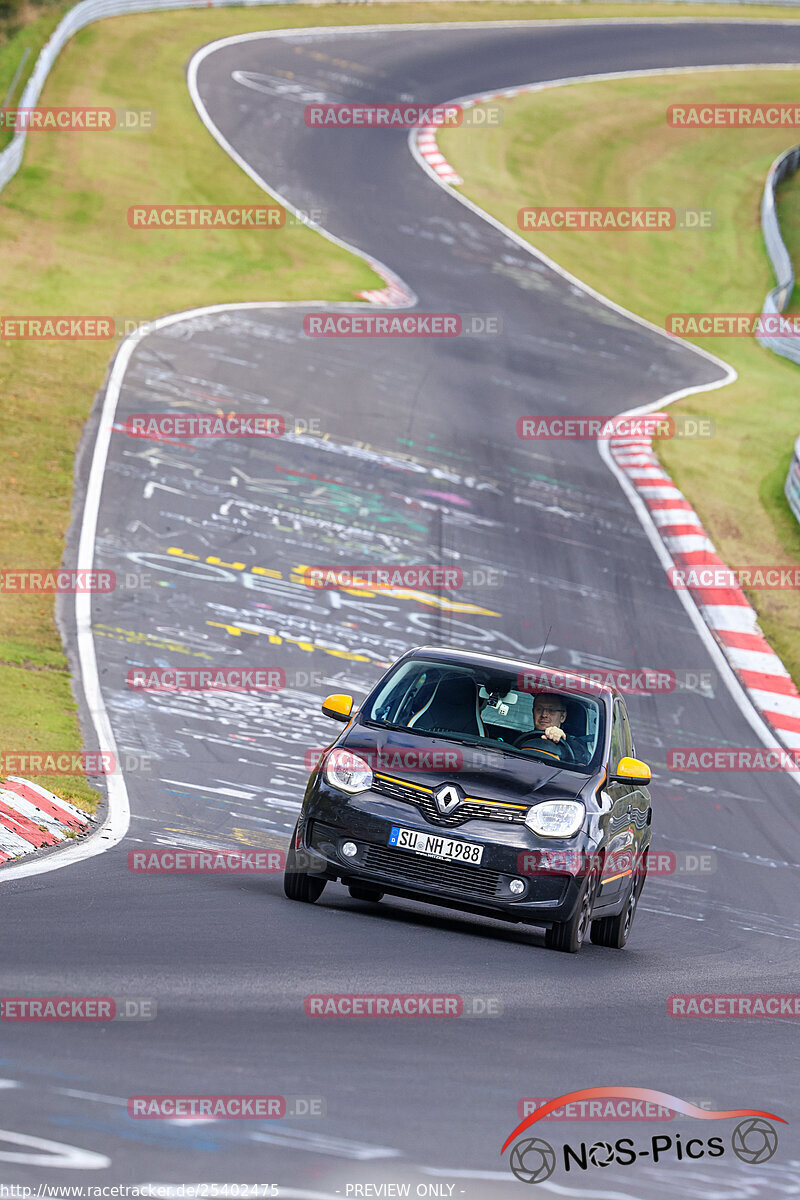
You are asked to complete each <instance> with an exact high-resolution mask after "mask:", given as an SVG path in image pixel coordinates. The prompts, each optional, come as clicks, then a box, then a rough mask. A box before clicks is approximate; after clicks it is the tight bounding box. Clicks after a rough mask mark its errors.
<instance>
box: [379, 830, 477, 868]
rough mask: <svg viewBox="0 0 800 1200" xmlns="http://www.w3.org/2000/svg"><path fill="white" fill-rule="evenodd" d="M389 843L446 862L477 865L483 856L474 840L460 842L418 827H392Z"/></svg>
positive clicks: (400, 848)
mask: <svg viewBox="0 0 800 1200" xmlns="http://www.w3.org/2000/svg"><path fill="white" fill-rule="evenodd" d="M389 845H390V846H397V848H398V850H411V851H412V852H413V853H414V854H424V855H425V856H426V857H427V858H441V859H445V860H446V861H448V862H463V863H470V864H471V865H472V866H477V865H478V863H479V862H480V861H481V859H482V858H483V846H478V845H476V844H475V843H474V842H460V841H457V840H456V839H455V838H448V837H440V835H439V834H436V833H420V831H419V830H418V829H401V828H399V827H398V826H396V825H395V826H393V827H392V832H391V833H390V834H389Z"/></svg>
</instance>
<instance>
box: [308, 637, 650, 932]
mask: <svg viewBox="0 0 800 1200" xmlns="http://www.w3.org/2000/svg"><path fill="white" fill-rule="evenodd" d="M322 711H323V712H324V713H326V715H328V716H329V717H332V718H333V719H334V720H338V721H341V722H343V723H344V724H345V728H344V729H343V730H342V732H341V734H340V735H339V737H338V738H337V739H336V740H335V741H334V742H333V743H332V744H331V745H330V746H329V747H327V748H326V750H325V752H324V753H323V755H322V756H321V758H320V761H319V763H318V764H317V766H316V767H315V769H314V770H313V771H312V773H311V776H310V778H309V781H308V786H307V788H306V793H305V797H304V800H303V806H302V811H301V814H300V818H299V820H298V822H297V826H296V828H295V830H294V833H293V835H292V839H291V843H290V846H289V851H288V855H287V861H286V871H285V875H284V890H285V892H286V895H287V896H288V897H289V898H290V899H292V900H299V901H305V902H306V903H313V902H314V901H315V900H317V899H318V898H319V896H320V895H321V894H322V890H323V888H324V887H325V884H326V882H327V881H328V880H340V881H341V882H342V883H343V884H345V885H346V886H348V887H349V889H350V893H351V895H352V896H353V897H354V898H356V899H359V900H366V901H379V900H381V899H382V898H383V896H384V895H385V894H390V895H395V896H405V897H407V898H410V899H414V900H422V901H425V902H426V903H433V904H440V905H446V906H447V907H450V908H457V909H461V910H463V911H466V912H472V913H480V914H482V915H484V916H491V917H495V918H501V919H503V920H507V921H516V922H525V923H528V924H531V925H538V926H544V928H545V930H546V934H545V939H546V944H547V945H548V946H549V947H551V948H552V949H555V950H563V951H567V952H570V953H575V952H576V951H577V950H579V949H580V947H581V945H582V943H583V941H584V940H585V938H586V936H587V934H588V933H589V932H590V930H591V940H592V942H594V943H595V944H598V945H602V946H611V947H615V948H617V949H621V948H622V947H623V946H624V945H625V943H626V942H627V940H628V935H629V933H630V929H631V925H632V922H633V918H634V914H635V912H636V906H637V903H638V900H639V896H640V895H641V892H642V888H643V886H644V882H645V877H646V872H647V851H648V847H649V845H650V837H651V823H652V808H651V802H650V795H649V792H648V789H647V784H648V783H649V781H650V769H649V767H647V766H646V764H645V763H643V762H641V761H639V760H638V759H637V758H636V757H635V752H634V746H633V740H632V737H631V732H630V725H629V721H628V714H627V710H626V706H625V701H624V699H623V697H622V696H621V695H620V694H619V693H618V692H617V691H616V689H614V688H613V687H609V686H602V685H598V684H597V683H595V682H594V681H592V680H591V679H590V678H589V677H587V676H583V675H579V674H573V673H565V672H563V671H559V670H557V669H553V668H549V667H546V666H542V665H539V664H536V665H533V664H530V663H525V662H518V661H515V660H512V659H507V658H500V657H496V656H494V655H485V654H472V653H469V652H466V651H460V650H451V649H446V648H441V647H432V646H422V647H419V648H417V649H415V650H411V651H409V652H408V653H407V654H405V655H404V656H403V657H402V658H400V659H399V660H398V661H397V662H396V663H395V664H394V665H393V666H392V667H391V668H390V669H389V670H388V671H387V672H386V674H385V675H384V676H383V677H382V678H381V679H380V680H379V682H378V683H377V684H376V686H375V687H374V688H373V690H372V691H371V692H370V694H369V695H368V696H367V698H366V700H365V701H364V702H363V704H362V705H361V706H360V708H358V709H357V710H355V709H354V705H353V700H352V697H350V696H344V695H333V696H329V697H328V698H327V699H326V700H325V702H324V703H323V705H322Z"/></svg>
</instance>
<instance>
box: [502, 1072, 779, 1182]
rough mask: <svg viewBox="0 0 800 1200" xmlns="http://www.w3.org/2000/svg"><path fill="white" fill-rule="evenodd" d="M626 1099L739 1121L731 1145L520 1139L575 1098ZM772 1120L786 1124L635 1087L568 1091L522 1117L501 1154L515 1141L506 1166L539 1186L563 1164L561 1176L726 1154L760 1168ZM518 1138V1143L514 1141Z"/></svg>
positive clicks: (663, 1138) (716, 1140) (774, 1142)
mask: <svg viewBox="0 0 800 1200" xmlns="http://www.w3.org/2000/svg"><path fill="white" fill-rule="evenodd" d="M611 1097H613V1098H617V1099H626V1100H644V1101H646V1102H648V1103H655V1104H659V1105H661V1106H662V1107H663V1108H668V1109H670V1110H671V1111H672V1112H674V1113H682V1114H683V1115H684V1116H687V1117H695V1118H697V1120H700V1121H725V1120H732V1119H735V1118H740V1120H739V1122H738V1124H737V1125H736V1126H735V1128H734V1130H733V1132H732V1133H731V1134H730V1143H729V1146H727V1145H726V1141H725V1137H724V1136H714V1137H707V1138H704V1137H692V1138H688V1139H687V1140H684V1139H683V1138H682V1137H681V1135H680V1134H679V1133H675V1132H673V1133H670V1134H666V1133H661V1134H654V1135H653V1136H652V1137H650V1138H649V1139H647V1140H644V1139H641V1140H640V1142H638V1143H637V1142H636V1140H635V1139H634V1138H630V1137H622V1138H617V1139H616V1140H615V1141H613V1142H611V1141H604V1140H598V1141H596V1142H592V1143H587V1142H580V1143H579V1144H578V1145H570V1144H569V1143H567V1142H564V1143H562V1145H561V1146H560V1147H559V1148H558V1149H556V1148H555V1147H554V1146H552V1145H551V1144H550V1142H548V1141H545V1139H544V1138H541V1137H536V1136H528V1137H521V1136H520V1135H521V1134H525V1133H526V1131H527V1130H529V1129H530V1127H531V1126H532V1125H533V1124H535V1123H536V1122H537V1121H540V1120H541V1119H542V1118H543V1117H546V1116H548V1115H549V1114H550V1113H551V1112H553V1111H554V1110H555V1109H558V1108H561V1107H562V1106H563V1105H565V1104H572V1103H574V1102H575V1101H578V1100H597V1099H604V1098H611ZM772 1121H780V1122H781V1124H784V1125H785V1124H786V1122H785V1120H784V1118H783V1117H778V1116H776V1115H775V1114H774V1113H768V1112H761V1111H760V1110H759V1109H755V1108H732V1109H727V1110H724V1111H719V1112H709V1111H708V1110H707V1109H704V1108H698V1107H697V1105H696V1104H690V1103H689V1101H688V1100H681V1099H680V1098H679V1097H678V1096H671V1095H670V1094H669V1093H668V1092H658V1091H654V1090H653V1089H652V1088H637V1087H596V1088H582V1089H581V1090H580V1091H577V1092H567V1093H566V1095H564V1096H557V1097H556V1098H555V1099H554V1100H548V1102H547V1103H546V1104H543V1105H541V1107H539V1108H537V1109H536V1111H535V1112H532V1113H531V1114H530V1116H528V1117H526V1118H525V1120H524V1121H522V1122H521V1123H520V1124H519V1125H518V1126H517V1128H516V1129H515V1130H514V1131H513V1132H512V1133H511V1134H510V1135H509V1136H508V1138H507V1139H506V1141H505V1143H504V1145H503V1148H502V1150H501V1151H500V1153H501V1154H505V1152H506V1150H507V1149H508V1147H509V1146H510V1145H511V1143H512V1142H514V1145H513V1147H512V1149H511V1154H510V1156H509V1162H508V1165H509V1167H510V1168H511V1171H512V1173H513V1174H514V1175H515V1176H516V1178H517V1179H519V1180H520V1182H521V1183H543V1182H544V1181H545V1180H546V1179H549V1178H550V1176H551V1175H552V1174H553V1172H554V1171H555V1170H556V1168H557V1167H558V1166H559V1164H560V1165H561V1167H562V1168H563V1170H564V1171H565V1172H569V1173H572V1172H583V1171H588V1170H591V1169H592V1168H595V1167H601V1168H602V1167H610V1166H612V1165H615V1166H618V1167H630V1166H633V1164H634V1163H635V1162H637V1161H638V1160H639V1159H642V1158H643V1159H645V1161H646V1162H652V1163H658V1162H662V1161H664V1160H669V1161H671V1162H684V1163H686V1162H688V1163H690V1164H694V1165H696V1164H697V1161H698V1159H702V1158H721V1157H722V1155H724V1154H726V1153H728V1152H729V1150H730V1151H732V1152H733V1154H735V1155H736V1157H737V1158H738V1159H739V1160H740V1161H741V1162H743V1163H747V1164H749V1165H760V1164H761V1163H765V1162H768V1161H769V1160H770V1159H771V1158H772V1156H773V1155H774V1154H775V1152H776V1150H777V1149H778V1132H777V1130H776V1129H775V1126H774V1125H772V1124H771V1122H772ZM517 1138H519V1141H515V1139H517Z"/></svg>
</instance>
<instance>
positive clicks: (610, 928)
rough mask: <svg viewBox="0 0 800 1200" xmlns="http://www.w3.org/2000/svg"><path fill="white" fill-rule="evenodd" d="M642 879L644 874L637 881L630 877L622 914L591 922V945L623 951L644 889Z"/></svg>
mask: <svg viewBox="0 0 800 1200" xmlns="http://www.w3.org/2000/svg"><path fill="white" fill-rule="evenodd" d="M644 879H645V876H644V873H642V875H640V877H639V879H638V880H635V879H634V878H633V876H631V886H630V888H629V889H628V894H627V896H626V897H625V904H624V905H623V908H622V912H621V913H620V914H619V915H618V916H616V917H601V919H600V920H599V921H592V933H591V938H592V945H594V946H608V947H609V949H611V950H622V949H624V947H625V944H626V943H627V941H628V938H629V937H630V933H631V927H632V925H633V918H634V917H635V916H636V906H637V905H638V903H639V897H640V896H641V894H642V888H643V887H644Z"/></svg>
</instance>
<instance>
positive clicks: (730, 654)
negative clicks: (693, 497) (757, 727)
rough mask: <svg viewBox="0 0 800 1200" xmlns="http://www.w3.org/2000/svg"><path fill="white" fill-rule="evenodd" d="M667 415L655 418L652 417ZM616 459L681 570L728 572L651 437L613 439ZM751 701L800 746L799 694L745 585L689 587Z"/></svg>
mask: <svg viewBox="0 0 800 1200" xmlns="http://www.w3.org/2000/svg"><path fill="white" fill-rule="evenodd" d="M653 416H655V417H656V418H657V417H659V416H661V417H663V418H664V419H667V414H666V413H661V414H659V413H656V414H650V417H651V419H652V417H653ZM610 449H611V456H612V458H613V459H614V462H615V463H616V464H617V466H618V467H619V468H620V470H621V471H623V472H624V473H625V475H626V476H627V478H628V480H629V481H630V483H631V484H632V486H633V487H634V489H635V490H636V492H637V494H638V495H639V497H640V498H641V499H642V501H643V502H644V504H645V506H646V507H647V510H648V512H649V513H650V516H651V518H652V520H653V523H654V525H655V526H656V528H657V529H658V533H659V536H660V538H661V540H662V541H663V543H664V545H665V546H666V548H667V550H668V551H669V554H670V556H671V558H672V559H673V561H674V563H675V566H676V567H677V568H678V569H684V568H689V567H716V568H721V569H725V567H726V564H725V563H724V562H723V561H722V559H721V558H720V557H719V555H718V554H717V552H716V549H715V548H714V543H713V542H712V541H711V539H710V537H709V536H708V534H707V533H706V531H705V529H704V528H703V525H702V523H701V521H700V518H699V517H698V515H697V513H696V512H695V511H694V509H693V508H692V506H691V504H690V503H689V501H688V500H687V499H686V497H685V496H684V494H683V492H681V491H680V489H679V488H677V487H676V486H675V484H674V483H673V482H672V479H671V478H670V476H669V475H668V474H667V472H666V471H665V470H664V468H663V467H662V465H661V463H660V462H659V461H658V458H657V456H656V454H655V451H654V450H653V448H652V442H651V438H650V437H649V436H647V435H642V436H641V437H635V436H631V437H612V438H611V442H610ZM687 590H688V591H689V592H690V593H691V595H692V597H693V599H694V601H695V603H696V604H697V606H698V608H699V609H700V612H701V613H702V615H703V618H704V620H705V622H706V624H707V625H708V627H709V629H711V631H712V633H713V634H714V636H715V638H716V639H717V642H718V643H719V645H720V647H721V649H722V652H723V653H724V655H725V657H726V658H727V660H728V662H729V663H730V665H731V667H732V668H733V670H734V671H735V673H736V675H737V677H738V679H739V681H740V682H741V684H742V686H743V687H744V689H745V691H746V692H747V694H748V696H749V697H750V700H751V701H752V703H753V704H754V706H755V707H756V709H757V710H758V711H759V712H760V713H761V715H762V717H763V718H764V720H765V721H767V722H768V724H769V725H770V726H771V728H772V730H773V732H774V733H775V735H776V737H777V738H778V740H779V741H780V742H782V743H783V744H784V745H785V746H786V747H788V748H789V749H790V750H791V749H796V748H800V693H798V691H797V688H796V687H795V685H794V683H793V682H792V679H791V676H790V675H789V672H788V671H787V670H786V668H785V667H784V665H783V663H782V662H781V660H780V658H778V655H777V654H776V653H775V651H774V650H773V649H772V647H771V646H770V645H769V642H768V641H767V640H766V638H765V637H764V635H763V634H762V632H761V630H760V629H759V627H758V618H757V616H756V612H755V609H754V608H753V607H752V606H751V605H750V603H749V602H748V600H747V597H746V596H745V594H744V592H743V591H742V589H741V588H740V587H721V588H714V587H691V586H689V587H687Z"/></svg>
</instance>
